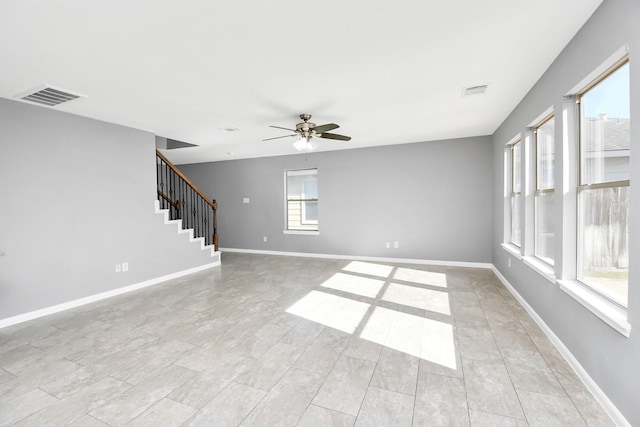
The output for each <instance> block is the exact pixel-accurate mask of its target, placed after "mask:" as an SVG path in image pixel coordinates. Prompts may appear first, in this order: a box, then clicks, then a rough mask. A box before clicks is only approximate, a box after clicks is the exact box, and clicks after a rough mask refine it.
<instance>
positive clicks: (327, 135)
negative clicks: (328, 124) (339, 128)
mask: <svg viewBox="0 0 640 427" xmlns="http://www.w3.org/2000/svg"><path fill="white" fill-rule="evenodd" d="M320 138H325V139H337V140H339V141H351V137H350V136H345V135H338V134H337V133H326V132H325V133H323V134H322V135H320Z"/></svg>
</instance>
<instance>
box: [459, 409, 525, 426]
mask: <svg viewBox="0 0 640 427" xmlns="http://www.w3.org/2000/svg"><path fill="white" fill-rule="evenodd" d="M469 414H470V416H471V427H497V426H500V427H527V426H528V424H527V422H526V421H525V420H521V419H518V418H509V417H503V416H502V415H496V414H489V413H487V412H482V411H476V410H475V409H472V410H470V411H469Z"/></svg>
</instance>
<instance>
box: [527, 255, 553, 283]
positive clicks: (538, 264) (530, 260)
mask: <svg viewBox="0 0 640 427" xmlns="http://www.w3.org/2000/svg"><path fill="white" fill-rule="evenodd" d="M522 260H523V261H524V263H525V264H526V265H528V266H529V267H531V268H532V269H533V271H535V272H536V273H538V274H540V275H541V276H542V277H544V278H545V279H547V280H548V281H549V282H551V283H553V284H555V283H556V275H555V272H554V271H553V267H552V266H550V265H549V264H547V263H546V262H544V261H541V260H539V259H538V258H536V257H532V256H526V257H524V258H522Z"/></svg>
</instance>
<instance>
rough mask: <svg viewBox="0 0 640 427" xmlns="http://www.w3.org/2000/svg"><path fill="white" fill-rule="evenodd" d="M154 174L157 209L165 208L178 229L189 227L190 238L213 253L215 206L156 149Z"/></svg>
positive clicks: (215, 230)
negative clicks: (199, 240) (199, 239)
mask: <svg viewBox="0 0 640 427" xmlns="http://www.w3.org/2000/svg"><path fill="white" fill-rule="evenodd" d="M156 172H157V183H158V201H159V202H160V209H168V210H169V219H172V220H174V219H181V220H182V228H184V229H188V228H192V229H193V236H194V237H203V238H204V241H205V244H206V245H213V247H214V248H215V250H216V251H217V250H218V218H217V210H218V203H217V202H216V201H215V200H210V199H208V198H207V197H206V196H205V195H204V194H203V193H202V191H200V189H199V188H198V187H196V186H195V185H194V184H193V183H192V182H191V181H190V180H189V178H187V177H186V176H185V175H184V174H183V173H182V172H180V170H179V169H178V168H176V167H175V166H174V165H173V164H172V163H171V162H170V161H169V160H167V158H166V157H165V156H163V155H162V153H160V152H159V151H158V150H156Z"/></svg>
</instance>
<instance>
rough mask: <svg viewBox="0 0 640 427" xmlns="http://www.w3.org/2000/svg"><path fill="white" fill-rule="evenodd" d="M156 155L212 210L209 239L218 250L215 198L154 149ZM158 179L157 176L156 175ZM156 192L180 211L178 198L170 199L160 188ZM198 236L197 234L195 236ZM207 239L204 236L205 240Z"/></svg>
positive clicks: (216, 204)
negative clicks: (207, 194) (208, 195)
mask: <svg viewBox="0 0 640 427" xmlns="http://www.w3.org/2000/svg"><path fill="white" fill-rule="evenodd" d="M156 156H157V157H159V158H160V159H161V160H162V161H163V162H164V163H165V164H166V165H167V167H168V168H169V169H171V171H172V172H173V173H175V174H176V175H177V176H178V177H179V178H180V179H181V180H182V181H183V182H184V183H185V184H186V185H187V186H188V187H190V188H191V189H192V190H193V191H194V192H195V193H196V194H197V195H198V196H200V198H201V199H202V201H203V202H204V203H206V204H207V205H209V206H210V207H211V209H212V211H213V215H212V217H213V224H212V226H213V233H212V236H211V240H212V243H213V246H214V250H215V251H218V216H217V211H218V203H217V202H216V200H215V199H209V198H208V197H207V196H205V194H204V193H203V192H202V191H201V190H200V189H199V188H198V187H197V186H196V185H195V184H194V183H193V182H191V180H190V179H189V178H187V176H186V175H185V174H184V173H182V171H180V169H178V168H177V167H176V166H175V165H174V164H173V163H171V162H170V161H169V159H167V158H166V157H165V156H164V155H163V154H162V153H161V152H160V151H158V150H156ZM158 179H159V177H158ZM157 192H158V196H159V197H161V198H162V199H164V200H166V201H167V203H169V204H170V205H171V206H173V207H174V208H176V210H177V211H180V208H181V204H180V201H179V200H173V199H171V197H170V196H169V195H167V194H165V193H164V192H163V191H162V190H161V189H160V188H158V190H157ZM197 237H199V236H197ZM206 240H208V239H207V238H206V237H205V241H206Z"/></svg>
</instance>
